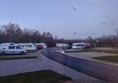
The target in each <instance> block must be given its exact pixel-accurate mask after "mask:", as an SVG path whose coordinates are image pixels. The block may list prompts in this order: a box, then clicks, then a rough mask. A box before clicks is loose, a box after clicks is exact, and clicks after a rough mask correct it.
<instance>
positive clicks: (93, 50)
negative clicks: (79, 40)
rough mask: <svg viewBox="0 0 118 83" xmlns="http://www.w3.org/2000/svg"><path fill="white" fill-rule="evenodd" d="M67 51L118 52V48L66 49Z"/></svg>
mask: <svg viewBox="0 0 118 83" xmlns="http://www.w3.org/2000/svg"><path fill="white" fill-rule="evenodd" d="M65 52H104V53H112V54H118V50H95V49H93V48H91V49H66V50H65Z"/></svg>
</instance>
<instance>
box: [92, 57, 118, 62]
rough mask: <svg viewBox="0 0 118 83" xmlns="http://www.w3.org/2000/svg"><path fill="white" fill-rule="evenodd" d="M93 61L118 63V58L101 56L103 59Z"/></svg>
mask: <svg viewBox="0 0 118 83" xmlns="http://www.w3.org/2000/svg"><path fill="white" fill-rule="evenodd" d="M93 59H98V60H104V61H110V62H117V63H118V56H103V57H95V58H93Z"/></svg>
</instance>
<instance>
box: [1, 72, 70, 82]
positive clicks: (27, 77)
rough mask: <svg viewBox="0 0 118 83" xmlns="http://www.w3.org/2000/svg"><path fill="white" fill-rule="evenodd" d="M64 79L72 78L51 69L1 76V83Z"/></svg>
mask: <svg viewBox="0 0 118 83" xmlns="http://www.w3.org/2000/svg"><path fill="white" fill-rule="evenodd" d="M62 80H63V81H65V80H71V79H70V78H69V77H65V76H63V75H60V74H57V73H55V72H53V71H51V70H43V71H35V72H29V73H22V74H17V75H11V76H5V77H0V83H57V82H59V81H62Z"/></svg>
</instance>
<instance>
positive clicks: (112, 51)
mask: <svg viewBox="0 0 118 83" xmlns="http://www.w3.org/2000/svg"><path fill="white" fill-rule="evenodd" d="M94 51H96V52H104V53H113V54H118V50H94Z"/></svg>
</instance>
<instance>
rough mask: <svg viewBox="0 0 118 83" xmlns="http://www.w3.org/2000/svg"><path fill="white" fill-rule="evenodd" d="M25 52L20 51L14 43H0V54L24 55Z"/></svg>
mask: <svg viewBox="0 0 118 83" xmlns="http://www.w3.org/2000/svg"><path fill="white" fill-rule="evenodd" d="M25 53H26V50H24V49H22V48H21V47H20V46H18V45H17V44H15V43H2V44H0V54H2V55H5V54H25Z"/></svg>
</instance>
